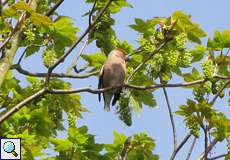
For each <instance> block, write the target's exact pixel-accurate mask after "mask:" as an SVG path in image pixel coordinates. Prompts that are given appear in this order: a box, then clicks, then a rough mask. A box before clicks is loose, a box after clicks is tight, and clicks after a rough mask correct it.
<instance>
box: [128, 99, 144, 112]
mask: <svg viewBox="0 0 230 160" xmlns="http://www.w3.org/2000/svg"><path fill="white" fill-rule="evenodd" d="M129 103H130V106H132V108H133V110H134V112H135V113H136V114H137V115H140V114H141V108H142V105H141V103H140V102H138V101H137V100H136V99H134V97H133V96H130V102H129Z"/></svg>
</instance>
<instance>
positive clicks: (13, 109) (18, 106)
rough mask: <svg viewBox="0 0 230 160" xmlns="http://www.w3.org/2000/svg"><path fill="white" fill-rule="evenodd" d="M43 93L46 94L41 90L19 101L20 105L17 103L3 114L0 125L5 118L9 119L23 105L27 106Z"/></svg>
mask: <svg viewBox="0 0 230 160" xmlns="http://www.w3.org/2000/svg"><path fill="white" fill-rule="evenodd" d="M45 92H46V90H45V89H41V90H40V91H38V92H36V93H34V94H33V95H31V96H30V97H28V98H26V99H24V100H23V101H21V102H20V103H18V104H17V105H16V106H14V107H13V108H11V109H10V110H9V111H6V113H4V114H3V115H2V116H1V117H0V124H1V123H3V122H4V121H5V120H6V119H7V118H9V117H10V116H11V115H13V114H14V113H15V112H17V111H19V110H20V109H21V108H22V107H23V106H24V105H26V104H28V103H29V102H31V101H32V100H35V99H37V98H39V97H41V96H42V95H44V94H45Z"/></svg>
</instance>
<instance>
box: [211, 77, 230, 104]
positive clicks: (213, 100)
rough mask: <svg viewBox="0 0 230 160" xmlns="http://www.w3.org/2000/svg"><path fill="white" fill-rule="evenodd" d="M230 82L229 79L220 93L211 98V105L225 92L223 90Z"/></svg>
mask: <svg viewBox="0 0 230 160" xmlns="http://www.w3.org/2000/svg"><path fill="white" fill-rule="evenodd" d="M229 84H230V80H229V81H227V82H226V83H225V84H224V85H223V87H222V88H221V89H220V90H219V91H218V93H217V94H216V95H215V97H214V98H213V99H212V100H211V102H210V104H211V105H213V104H214V103H215V102H216V100H217V98H218V97H219V96H220V94H221V93H222V92H223V90H224V89H225V88H226V87H227V86H228V85H229Z"/></svg>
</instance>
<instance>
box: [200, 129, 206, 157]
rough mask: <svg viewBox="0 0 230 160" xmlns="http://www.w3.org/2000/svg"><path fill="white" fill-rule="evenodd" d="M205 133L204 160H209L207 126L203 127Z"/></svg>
mask: <svg viewBox="0 0 230 160" xmlns="http://www.w3.org/2000/svg"><path fill="white" fill-rule="evenodd" d="M201 128H202V129H203V131H204V160H207V159H208V150H207V149H208V131H207V126H203V127H201Z"/></svg>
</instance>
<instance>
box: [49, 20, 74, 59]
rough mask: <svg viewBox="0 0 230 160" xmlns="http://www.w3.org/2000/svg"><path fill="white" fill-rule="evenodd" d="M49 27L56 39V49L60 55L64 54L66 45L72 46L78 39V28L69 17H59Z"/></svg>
mask: <svg viewBox="0 0 230 160" xmlns="http://www.w3.org/2000/svg"><path fill="white" fill-rule="evenodd" d="M49 29H50V32H51V37H52V38H53V39H54V41H55V45H54V49H55V51H56V53H58V55H59V56H60V55H62V54H63V52H64V48H65V47H68V46H71V45H72V44H73V42H74V41H75V40H76V39H77V37H76V32H77V31H78V28H76V27H75V26H74V24H73V20H72V19H71V18H69V17H64V16H60V17H58V19H56V20H55V22H54V23H53V25H51V26H49Z"/></svg>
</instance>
